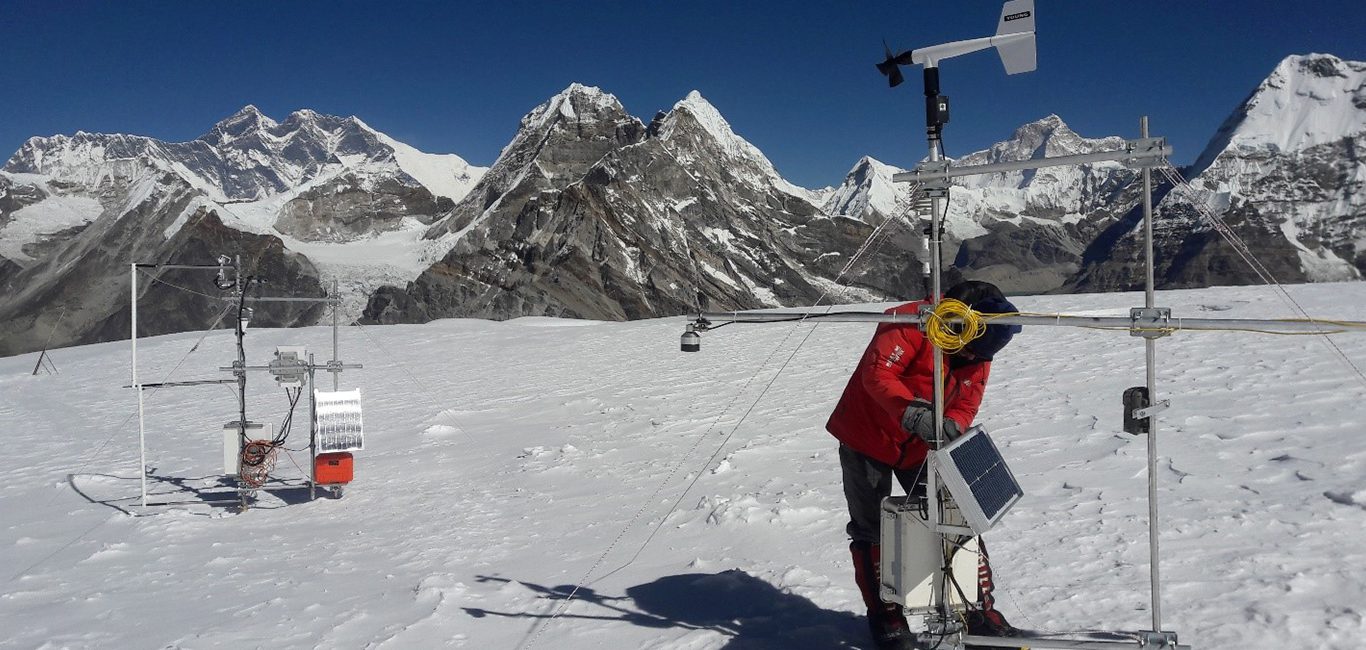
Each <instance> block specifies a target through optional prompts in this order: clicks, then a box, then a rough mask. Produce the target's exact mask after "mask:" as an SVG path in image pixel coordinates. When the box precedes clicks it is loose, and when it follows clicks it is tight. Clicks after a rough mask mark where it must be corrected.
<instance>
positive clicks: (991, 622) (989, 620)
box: [963, 609, 1020, 636]
mask: <svg viewBox="0 0 1366 650" xmlns="http://www.w3.org/2000/svg"><path fill="white" fill-rule="evenodd" d="M963 618H964V622H966V623H967V628H968V634H972V635H976V636H1020V630H1019V629H1017V628H1016V627H1015V626H1013V625H1011V624H1010V622H1009V621H1007V620H1006V617H1005V616H1002V615H1001V612H998V611H996V610H994V609H992V610H980V609H974V610H972V611H969V612H968V613H967V614H966V615H965V616H964V617H963Z"/></svg>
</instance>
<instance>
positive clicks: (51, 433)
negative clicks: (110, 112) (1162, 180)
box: [0, 283, 1366, 650]
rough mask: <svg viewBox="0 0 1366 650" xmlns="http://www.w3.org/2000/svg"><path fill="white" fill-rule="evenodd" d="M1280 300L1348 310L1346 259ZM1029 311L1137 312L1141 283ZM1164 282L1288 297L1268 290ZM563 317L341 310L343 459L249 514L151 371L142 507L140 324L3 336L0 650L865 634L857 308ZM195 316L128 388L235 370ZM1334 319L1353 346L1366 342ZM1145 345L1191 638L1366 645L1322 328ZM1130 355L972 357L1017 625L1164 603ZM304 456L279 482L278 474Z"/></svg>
mask: <svg viewBox="0 0 1366 650" xmlns="http://www.w3.org/2000/svg"><path fill="white" fill-rule="evenodd" d="M1290 290H1291V292H1292V293H1293V294H1294V295H1295V296H1296V298H1297V300H1299V301H1300V302H1301V304H1303V305H1304V306H1305V307H1306V309H1308V310H1309V312H1310V313H1311V314H1313V315H1315V316H1319V317H1332V318H1343V319H1355V320H1366V283H1348V284H1321V285H1306V286H1295V287H1291V288H1290ZM1017 304H1018V305H1019V306H1020V307H1021V308H1022V309H1024V310H1028V311H1038V312H1054V311H1065V312H1086V313H1109V314H1124V313H1127V308H1128V307H1131V306H1137V305H1141V304H1142V296H1141V294H1104V295H1073V296H1041V297H1021V298H1019V299H1018V300H1017ZM1158 304H1159V305H1163V306H1170V307H1172V308H1173V309H1174V312H1175V315H1177V316H1189V317H1228V318H1280V317H1292V316H1294V314H1293V313H1291V312H1290V311H1289V310H1288V309H1287V308H1286V307H1285V305H1284V303H1282V302H1281V301H1280V300H1278V299H1277V297H1276V294H1275V293H1274V292H1273V291H1272V290H1271V289H1268V288H1266V287H1240V288H1214V289H1204V290H1195V291H1173V292H1161V293H1159V296H1158ZM553 323H554V321H549V320H547V319H518V320H514V321H508V322H488V321H478V320H444V321H438V322H434V323H430V324H427V325H421V326H389V327H368V328H363V329H362V328H358V327H352V328H347V329H346V330H344V331H343V333H342V339H341V356H342V358H343V359H344V360H346V361H348V362H352V363H362V364H364V365H365V369H363V370H357V371H348V372H346V373H345V374H344V375H343V377H342V384H341V386H342V388H343V389H347V388H354V387H359V388H360V389H361V390H362V391H363V394H364V397H365V418H366V428H367V435H366V449H365V450H364V451H360V452H356V480H355V482H354V483H352V484H351V485H350V486H348V488H347V489H346V491H345V495H344V496H343V497H342V498H341V499H326V498H324V499H318V500H316V501H312V502H309V501H307V500H306V490H301V489H296V490H293V491H286V492H281V493H276V494H269V495H264V496H262V498H261V499H260V501H259V502H258V504H257V506H256V507H254V508H253V509H251V510H249V511H248V512H246V513H244V514H232V513H231V512H229V511H228V510H227V509H226V508H222V507H218V506H213V505H210V504H208V503H207V501H206V499H212V498H213V495H212V494H211V493H213V492H218V491H222V490H223V489H224V488H223V487H221V485H220V480H219V478H220V477H219V476H218V474H219V473H220V472H221V467H220V465H221V460H220V458H221V451H220V429H221V427H222V425H223V423H224V422H228V421H230V420H233V419H235V417H236V410H235V409H236V403H235V399H234V398H233V397H232V395H231V393H230V391H228V390H225V389H224V388H222V387H219V386H204V387H192V388H168V389H161V390H150V391H149V392H148V396H147V407H146V418H147V426H148V430H147V444H148V449H149V452H148V461H147V462H148V472H149V473H150V477H151V492H152V500H153V501H172V502H175V505H169V506H154V507H149V508H147V509H143V508H141V507H139V506H138V500H139V487H138V486H139V481H138V431H137V420H136V417H135V416H136V400H135V396H134V394H133V392H132V391H131V390H129V389H126V388H122V387H121V386H123V385H124V384H127V383H128V382H129V351H128V345H127V343H126V342H124V343H109V344H100V345H91V346H84V347H77V348H69V349H61V350H56V351H55V352H54V353H53V354H52V357H53V360H54V361H55V364H56V366H57V368H58V369H59V370H60V374H57V375H40V376H37V377H33V376H30V374H29V373H30V372H31V370H32V368H33V366H34V363H35V361H36V355H33V354H29V355H24V356H20V357H12V358H5V359H0V422H3V424H4V441H5V445H6V448H5V453H3V454H0V476H4V477H5V480H4V481H3V483H0V558H3V562H0V565H3V567H4V573H3V575H0V579H3V580H5V583H4V584H5V586H4V588H3V590H0V629H3V630H5V632H4V634H3V635H0V637H3V639H0V646H3V647H7V648H8V647H13V648H68V647H70V648H228V647H232V648H247V647H272V648H434V647H456V648H479V649H483V648H507V649H511V648H518V647H521V648H544V649H546V650H549V649H550V648H554V649H556V650H600V649H603V648H682V649H688V650H702V649H708V648H728V649H732V650H734V649H738V648H810V649H823V648H864V647H870V644H868V643H867V641H866V637H865V635H866V628H865V627H864V623H863V620H862V611H861V610H862V604H861V602H860V600H859V596H858V592H857V590H856V589H855V587H854V583H853V575H852V569H851V567H850V562H849V557H848V555H849V554H848V549H847V541H846V539H845V536H844V532H843V528H844V523H845V521H846V515H845V512H844V502H843V496H842V493H841V490H840V477H839V470H838V461H837V448H836V443H835V441H834V439H833V438H831V437H830V436H829V435H828V434H827V433H825V431H824V429H823V425H824V423H825V419H826V417H827V416H828V414H829V412H830V410H831V408H832V406H833V405H834V402H835V400H836V398H837V397H838V396H839V394H840V391H841V390H842V389H843V386H844V383H845V381H846V380H847V378H848V374H849V372H850V370H851V369H852V367H853V364H854V363H855V361H856V360H857V358H858V356H859V355H860V353H861V352H862V350H863V347H864V346H865V345H866V344H867V341H868V339H869V337H870V335H871V332H872V326H870V325H864V324H838V323H827V324H824V325H819V326H812V325H810V324H771V325H736V326H734V327H728V328H725V329H722V330H720V331H716V332H711V333H707V334H704V335H703V347H702V352H701V353H698V354H683V353H680V352H679V351H678V337H679V335H680V334H681V333H682V330H683V323H684V319H682V318H668V319H658V320H647V321H637V322H628V323H592V322H572V323H566V324H574V325H579V326H578V327H548V326H546V325H550V324H553ZM201 336H202V335H201V334H200V333H185V334H178V335H170V336H163V337H157V338H154V339H146V340H144V341H142V342H141V344H140V346H139V355H140V357H141V359H142V360H143V365H142V369H141V378H142V380H143V381H145V382H153V381H162V380H165V379H167V378H168V377H169V378H170V379H173V380H174V379H179V380H187V379H202V378H221V377H226V376H227V373H222V372H219V371H218V370H217V368H218V367H219V366H220V365H226V364H228V363H229V362H230V361H231V359H232V358H233V351H232V343H233V342H232V335H231V332H228V331H221V330H220V331H216V332H213V333H211V334H209V335H207V336H205V337H203V342H202V344H200V345H199V347H198V349H197V350H195V351H194V352H190V353H188V354H187V352H189V350H191V348H192V347H193V346H194V345H195V343H196V342H197V341H199V340H200V339H201ZM808 337H809V338H808ZM1333 341H1335V342H1336V343H1337V345H1338V346H1340V347H1341V349H1342V351H1343V352H1344V353H1345V354H1346V355H1347V356H1348V357H1349V358H1350V359H1351V360H1352V361H1353V362H1354V363H1355V364H1356V365H1357V367H1359V368H1366V335H1338V336H1334V337H1333ZM247 342H248V361H249V362H250V363H264V362H266V361H267V360H268V358H269V355H270V354H271V352H272V351H273V348H274V346H276V345H290V344H303V345H307V346H309V349H310V350H312V351H314V352H317V353H319V354H320V355H321V356H324V357H325V356H327V353H328V350H329V346H330V342H331V331H330V330H329V329H328V328H321V327H320V328H309V329H300V330H253V331H251V332H250V333H249V335H248V338H247ZM799 345H800V349H798V347H799ZM794 351H795V356H792V355H793V353H794ZM789 356H791V360H790V363H787V364H786V365H785V367H784V362H786V361H787V360H788V359H789ZM1158 358H1159V360H1160V363H1161V367H1160V372H1159V374H1158V382H1159V398H1160V399H1167V398H1170V399H1171V400H1172V408H1171V409H1169V410H1167V411H1165V412H1164V413H1163V414H1162V415H1161V417H1160V421H1161V431H1160V434H1159V438H1158V443H1159V444H1158V446H1159V453H1160V454H1161V460H1160V462H1159V471H1160V477H1159V478H1160V488H1159V497H1160V507H1161V521H1162V526H1161V529H1162V535H1161V539H1162V558H1163V563H1162V567H1161V568H1162V577H1163V584H1164V599H1163V605H1164V607H1163V620H1164V624H1165V625H1164V627H1166V628H1167V629H1169V630H1175V631H1176V632H1178V633H1179V634H1180V639H1181V641H1182V642H1183V643H1186V644H1190V645H1191V646H1192V647H1194V648H1201V649H1205V648H1233V649H1237V648H1287V647H1295V648H1341V649H1348V648H1359V647H1361V646H1362V643H1363V640H1366V620H1364V619H1363V616H1366V542H1364V541H1363V530H1366V437H1364V436H1363V435H1362V433H1363V424H1364V423H1366V418H1364V417H1363V404H1366V379H1363V378H1362V377H1361V376H1359V375H1358V374H1357V373H1356V372H1354V371H1353V370H1351V369H1350V368H1349V367H1347V365H1346V364H1344V363H1343V362H1342V359H1341V358H1339V357H1337V356H1336V355H1335V354H1334V353H1333V352H1332V351H1331V349H1330V348H1329V346H1327V345H1325V343H1324V341H1323V340H1321V339H1320V338H1318V337H1305V336H1298V337H1291V336H1270V335H1258V334H1238V333H1222V332H1215V333H1202V332H1180V333H1177V334H1175V335H1174V336H1171V337H1169V338H1167V339H1164V340H1162V341H1160V342H1159V344H1158ZM1142 363H1143V345H1142V343H1141V339H1138V338H1133V337H1130V336H1129V335H1128V334H1127V333H1124V332H1105V331H1094V330H1082V329H1068V328H1047V327H1029V328H1026V329H1025V331H1024V333H1022V334H1021V335H1019V336H1018V337H1017V338H1016V340H1015V342H1014V343H1013V344H1012V345H1011V347H1010V348H1008V349H1007V350H1006V352H1005V353H1003V354H1002V356H1001V357H1000V359H999V360H998V361H997V363H996V365H995V366H994V368H993V373H992V381H991V386H990V388H989V389H988V391H987V397H986V400H985V402H984V405H983V410H982V413H981V416H980V417H979V422H981V423H983V424H985V425H986V427H987V428H988V429H989V430H991V431H992V433H993V437H994V438H995V439H996V440H997V443H998V445H1000V446H1001V448H1002V452H1003V453H1004V454H1005V456H1006V457H1007V459H1008V461H1009V462H1010V463H1011V466H1012V468H1013V469H1014V471H1015V473H1016V475H1017V477H1018V478H1019V479H1020V481H1021V483H1022V484H1023V487H1024V489H1025V492H1026V496H1025V498H1024V499H1023V500H1022V501H1021V502H1020V503H1019V504H1018V505H1016V507H1015V509H1014V510H1013V511H1011V513H1010V514H1009V515H1007V516H1006V518H1005V519H1004V520H1003V521H1002V523H1001V525H999V526H998V527H997V528H996V529H994V530H992V531H991V532H989V533H988V534H987V535H986V539H987V541H988V544H989V547H990V550H991V555H992V559H993V565H994V568H995V572H996V578H997V583H998V585H999V588H998V592H997V594H998V598H997V600H998V606H999V608H1000V609H1001V610H1002V611H1003V612H1004V613H1005V614H1006V615H1007V616H1008V617H1009V618H1010V620H1011V622H1012V623H1014V624H1015V625H1017V626H1020V627H1024V628H1034V629H1041V630H1080V629H1107V630H1141V629H1147V628H1149V627H1150V625H1151V614H1150V612H1149V611H1148V610H1149V600H1150V599H1149V591H1148V589H1149V587H1148V549H1147V503H1146V492H1147V483H1146V479H1145V476H1146V470H1145V465H1146V461H1145V458H1146V446H1145V440H1144V439H1143V438H1142V437H1134V436H1130V435H1127V434H1124V433H1122V432H1120V415H1121V407H1120V395H1121V393H1122V392H1123V390H1124V389H1125V388H1126V387H1129V386H1134V385H1140V384H1142V383H1143V369H1142ZM780 368H782V370H781V372H779V369H780ZM319 383H320V385H321V386H322V387H325V388H330V384H331V382H330V380H328V379H327V378H321V379H320V382H319ZM765 388H767V392H766V393H765V394H764V395H763V398H762V399H758V398H759V396H760V393H761V392H763V391H764V390H765ZM281 393H282V391H281V390H280V389H278V388H275V387H274V386H273V382H271V381H270V380H269V378H268V377H266V376H262V375H253V377H252V387H251V390H250V403H249V409H250V410H249V413H250V414H253V415H254V419H257V420H265V421H267V422H271V423H274V424H277V425H278V423H279V422H280V419H281V417H282V416H283V415H284V413H285V410H286V407H287V403H286V402H285V400H284V398H283V395H282V394H281ZM756 399H758V401H757V403H756ZM751 409H752V410H751ZM742 417H743V418H744V419H743V422H742V423H741V422H740V421H741V418H742ZM737 423H739V426H738V427H737V426H736V425H737ZM290 445H291V447H293V448H295V449H297V448H300V447H303V446H306V429H305V430H304V431H303V432H296V433H295V435H294V436H293V437H292V438H291V439H290ZM306 455H307V454H306V452H304V453H298V452H295V453H294V454H293V459H292V460H293V461H294V462H297V463H298V465H300V466H304V465H305V457H306ZM294 462H291V459H290V458H289V457H284V456H282V457H281V460H280V463H279V466H278V470H277V475H278V476H279V477H280V478H281V479H283V480H284V481H286V482H288V483H292V484H297V483H298V481H299V477H300V475H301V473H300V470H298V469H297V468H296V466H295V464H294ZM675 504H677V507H676V508H674V505H675ZM656 528H657V532H656ZM647 541H648V544H647ZM574 585H579V588H578V589H577V591H576V593H575V595H574V599H573V600H572V601H571V602H569V604H568V605H567V606H565V601H564V600H562V599H559V596H560V595H562V594H565V593H568V592H569V591H570V590H573V589H574Z"/></svg>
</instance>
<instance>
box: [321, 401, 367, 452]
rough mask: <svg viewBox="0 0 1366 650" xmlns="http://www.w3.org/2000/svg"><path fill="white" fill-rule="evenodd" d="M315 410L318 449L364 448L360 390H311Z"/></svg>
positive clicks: (346, 449)
mask: <svg viewBox="0 0 1366 650" xmlns="http://www.w3.org/2000/svg"><path fill="white" fill-rule="evenodd" d="M313 399H314V405H315V406H314V408H315V409H316V415H315V417H316V426H317V445H318V446H317V452H316V453H318V454H326V453H331V452H338V451H357V450H361V449H364V448H365V427H364V423H363V420H362V418H361V402H360V389H359V388H358V389H355V390H339V391H321V390H315V391H313Z"/></svg>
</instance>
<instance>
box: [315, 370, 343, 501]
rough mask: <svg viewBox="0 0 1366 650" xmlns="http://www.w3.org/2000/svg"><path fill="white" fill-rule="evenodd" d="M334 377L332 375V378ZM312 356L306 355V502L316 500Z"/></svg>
mask: <svg viewBox="0 0 1366 650" xmlns="http://www.w3.org/2000/svg"><path fill="white" fill-rule="evenodd" d="M335 376H336V375H335V374H334V375H333V377H335ZM313 379H314V369H313V354H312V353H311V352H310V353H309V355H308V500H309V501H312V500H314V499H316V498H318V400H317V399H316V398H315V397H314V394H313Z"/></svg>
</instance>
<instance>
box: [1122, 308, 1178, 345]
mask: <svg viewBox="0 0 1366 650" xmlns="http://www.w3.org/2000/svg"><path fill="white" fill-rule="evenodd" d="M1171 320H1172V310H1171V308H1170V307H1134V308H1132V309H1130V310H1129V334H1130V335H1131V336H1141V337H1143V338H1145V339H1160V338H1162V337H1164V336H1166V335H1168V334H1171V333H1172V332H1174V331H1176V328H1174V327H1172V325H1171Z"/></svg>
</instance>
